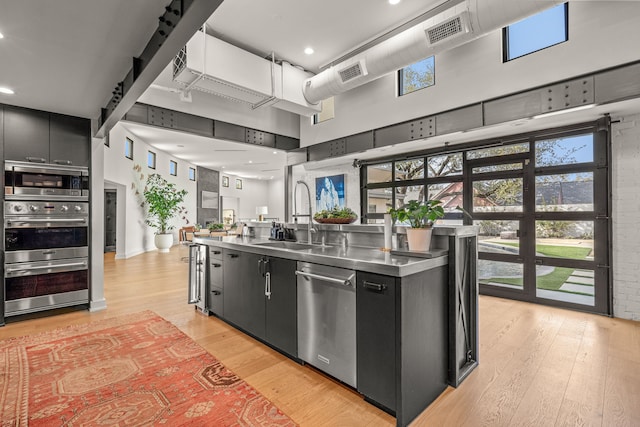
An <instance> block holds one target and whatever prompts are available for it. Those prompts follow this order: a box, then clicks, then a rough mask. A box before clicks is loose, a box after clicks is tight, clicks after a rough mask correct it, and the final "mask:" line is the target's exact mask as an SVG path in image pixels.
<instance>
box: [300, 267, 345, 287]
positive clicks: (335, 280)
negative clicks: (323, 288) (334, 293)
mask: <svg viewBox="0 0 640 427" xmlns="http://www.w3.org/2000/svg"><path fill="white" fill-rule="evenodd" d="M296 276H303V277H309V278H311V279H319V280H324V281H327V282H331V283H338V284H340V285H344V286H349V287H353V282H352V280H353V279H354V277H355V273H354V274H352V275H351V276H349V277H348V278H347V279H338V278H335V277H329V276H323V275H321V274H314V273H307V272H306V271H300V270H296Z"/></svg>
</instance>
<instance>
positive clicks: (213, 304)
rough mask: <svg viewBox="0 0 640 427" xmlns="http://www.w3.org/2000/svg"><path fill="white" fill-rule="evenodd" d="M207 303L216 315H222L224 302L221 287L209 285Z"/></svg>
mask: <svg viewBox="0 0 640 427" xmlns="http://www.w3.org/2000/svg"><path fill="white" fill-rule="evenodd" d="M207 305H208V308H209V311H211V312H212V313H215V314H217V315H218V316H220V317H222V316H224V303H223V295H222V288H218V287H216V286H211V288H210V289H209V295H208V296H207Z"/></svg>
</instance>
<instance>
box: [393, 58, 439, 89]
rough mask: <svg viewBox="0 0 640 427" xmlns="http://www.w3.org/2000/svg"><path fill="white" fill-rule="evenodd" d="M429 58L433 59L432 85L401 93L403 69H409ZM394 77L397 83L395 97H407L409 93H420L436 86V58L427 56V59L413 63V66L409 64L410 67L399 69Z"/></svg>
mask: <svg viewBox="0 0 640 427" xmlns="http://www.w3.org/2000/svg"><path fill="white" fill-rule="evenodd" d="M431 58H433V83H432V84H430V85H427V86H422V87H420V88H418V89H415V90H412V91H410V92H403V88H404V73H403V71H404V69H405V68H409V67H411V66H413V65H415V64H417V63H419V62H422V61H426V60H427V59H431ZM396 76H397V78H396V80H397V82H398V86H397V96H398V97H401V96H405V95H409V94H411V93H415V92H418V91H420V90H422V89H427V88H429V87H432V86H435V85H436V56H435V55H431V56H428V57H426V58H424V59H421V60H420V61H416V62H414V63H413V64H411V65H409V66H407V67H404V68H401V69H399V70H398V72H397V73H396Z"/></svg>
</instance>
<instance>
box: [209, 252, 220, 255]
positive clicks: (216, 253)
mask: <svg viewBox="0 0 640 427" xmlns="http://www.w3.org/2000/svg"><path fill="white" fill-rule="evenodd" d="M211 253H212V254H214V255H220V254H221V253H222V252H220V251H211Z"/></svg>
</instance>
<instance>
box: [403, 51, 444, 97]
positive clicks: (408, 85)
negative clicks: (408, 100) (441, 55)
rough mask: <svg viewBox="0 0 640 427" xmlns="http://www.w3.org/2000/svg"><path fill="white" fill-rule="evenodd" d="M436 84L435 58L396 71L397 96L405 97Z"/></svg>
mask: <svg viewBox="0 0 640 427" xmlns="http://www.w3.org/2000/svg"><path fill="white" fill-rule="evenodd" d="M435 83H436V69H435V57H433V56H430V57H428V58H426V59H423V60H422V61H418V62H416V63H415V64H412V65H409V66H408V67H405V68H403V69H402V70H398V96H402V95H406V94H408V93H411V92H415V91H416V90H420V89H423V88H425V87H429V86H433V85H434V84H435Z"/></svg>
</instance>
